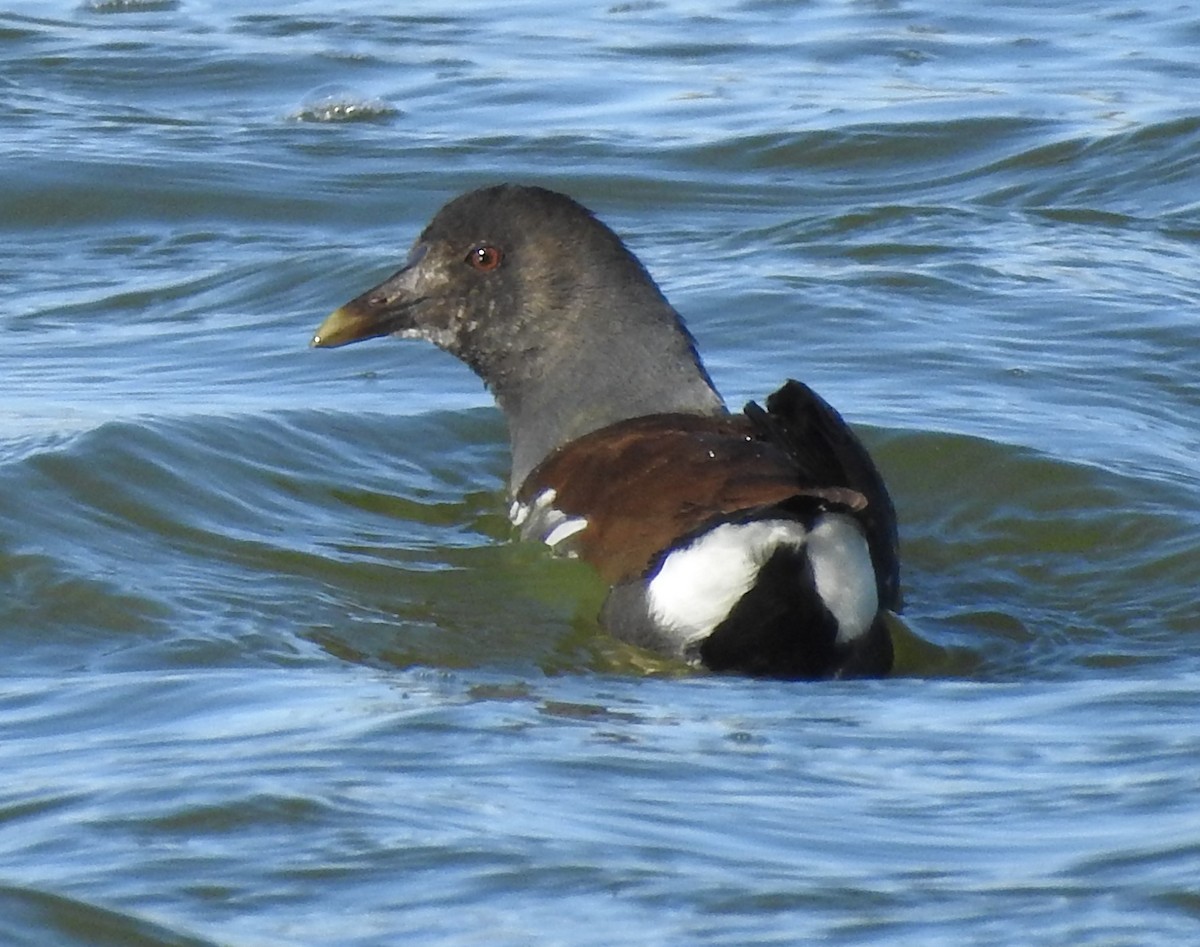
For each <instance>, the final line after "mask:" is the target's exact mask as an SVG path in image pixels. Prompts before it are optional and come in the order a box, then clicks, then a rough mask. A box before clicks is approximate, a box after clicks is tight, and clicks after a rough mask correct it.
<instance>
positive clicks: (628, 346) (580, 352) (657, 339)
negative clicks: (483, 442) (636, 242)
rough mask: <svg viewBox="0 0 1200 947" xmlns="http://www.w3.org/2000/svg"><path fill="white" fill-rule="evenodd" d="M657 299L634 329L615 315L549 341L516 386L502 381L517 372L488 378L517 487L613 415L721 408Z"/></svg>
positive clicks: (677, 325)
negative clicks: (556, 453) (552, 455)
mask: <svg viewBox="0 0 1200 947" xmlns="http://www.w3.org/2000/svg"><path fill="white" fill-rule="evenodd" d="M660 299H661V297H660ZM659 305H660V306H661V311H659V312H656V313H655V314H654V317H653V318H651V319H647V314H646V313H645V312H644V311H643V312H642V313H639V315H638V318H637V320H636V331H634V330H632V329H630V328H628V326H626V325H624V323H626V320H625V319H623V318H619V317H613V318H610V319H608V320H604V321H601V320H594V319H592V320H584V321H583V322H582V323H577V325H578V326H580V327H582V326H598V327H599V330H600V331H599V332H593V333H590V334H591V335H592V336H593V337H592V338H589V337H588V336H589V333H587V332H578V333H572V334H571V338H570V339H569V340H568V339H566V338H565V337H564V336H565V334H564V335H560V336H558V338H557V339H552V340H550V344H548V345H547V347H546V348H545V349H544V350H542V351H539V352H538V353H536V355H533V356H532V358H533V360H534V362H535V364H532V365H531V364H529V362H526V363H525V364H524V365H523V370H522V372H521V373H520V375H519V377H520V378H521V379H522V380H521V384H520V385H519V386H509V385H507V384H505V381H506V380H507V379H508V378H515V377H518V375H517V373H512V374H511V375H510V374H508V373H504V374H503V375H502V376H501V377H500V378H493V379H492V382H493V385H492V387H493V390H494V392H495V394H496V399H497V401H499V403H500V407H501V408H503V410H504V413H505V416H506V417H507V419H508V427H509V436H510V439H511V442H512V455H513V458H512V479H511V482H510V487H511V489H512V490H513V491H514V492H515V491H516V490H517V489H518V488H519V487H520V486H521V484H522V483H523V482H524V481H525V478H526V477H527V476H529V473H530V472H531V471H532V470H533V468H534V467H536V466H537V465H538V464H539V463H540V462H541V461H542V460H543V459H544V458H545V457H546V455H547V454H549V453H550V452H551V451H553V450H554V449H555V448H557V447H560V446H562V445H563V444H566V443H569V442H570V441H573V440H575V439H576V438H579V437H582V436H583V435H584V434H588V433H590V432H592V431H596V430H599V429H600V428H602V427H607V426H608V425H610V424H615V423H616V422H618V421H624V420H628V419H629V418H637V417H644V416H645V415H648V414H664V413H675V412H678V413H684V414H702V415H720V414H725V413H726V409H725V404H724V402H723V401H722V400H721V396H720V395H718V394H717V392H716V390H715V389H714V388H713V384H712V381H711V380H710V379H709V377H708V373H707V372H706V371H705V370H704V367H703V366H702V365H701V364H700V361H699V359H698V358H697V357H696V351H695V348H694V345H693V343H692V339H691V336H690V335H688V333H687V331H686V330H685V329H684V328H683V325H682V323H681V322H680V320H679V317H678V315H677V314H676V313H675V311H674V309H672V308H671V307H670V305H669V304H667V302H666V301H665V300H661V303H660V304H659ZM655 308H659V307H658V306H656V307H655ZM596 335H601V336H602V338H595V336H596ZM528 357H530V356H529V355H528V353H527V358H528ZM531 369H533V370H532V371H531Z"/></svg>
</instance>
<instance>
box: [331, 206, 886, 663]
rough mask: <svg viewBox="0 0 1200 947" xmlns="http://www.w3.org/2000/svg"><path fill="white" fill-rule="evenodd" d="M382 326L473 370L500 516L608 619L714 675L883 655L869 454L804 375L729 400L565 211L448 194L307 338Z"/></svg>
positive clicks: (612, 256) (882, 502)
mask: <svg viewBox="0 0 1200 947" xmlns="http://www.w3.org/2000/svg"><path fill="white" fill-rule="evenodd" d="M389 334H394V335H399V336H401V337H409V338H421V339H425V340H428V341H431V342H433V343H434V344H436V345H438V346H439V347H440V348H443V349H445V350H446V351H449V352H451V353H452V354H454V355H456V356H458V357H459V358H461V359H462V360H463V361H464V362H465V363H466V364H467V365H468V366H470V367H471V368H472V369H473V370H474V371H475V372H476V373H477V374H478V375H480V377H482V378H483V380H484V382H485V383H486V384H487V385H488V387H489V388H490V389H491V391H492V392H493V394H494V395H495V396H496V399H497V401H498V403H499V405H500V407H501V409H502V410H503V411H504V414H505V416H506V418H507V421H508V425H509V432H510V439H511V443H512V453H513V469H512V476H511V479H510V491H511V495H512V505H511V508H510V517H511V519H512V521H513V523H514V525H515V526H516V527H517V529H518V530H519V532H520V535H521V536H522V538H525V539H531V540H536V541H541V542H544V543H545V544H546V545H548V546H549V547H550V548H551V549H552V550H553V551H554V552H555V553H556V554H559V555H568V556H574V557H578V558H581V559H583V560H585V561H587V562H588V563H590V564H591V565H592V566H593V567H594V568H595V570H596V571H597V573H599V575H600V576H601V577H602V578H603V579H604V580H605V581H606V582H608V583H609V584H610V586H611V590H610V593H609V596H608V598H607V600H606V601H605V604H604V607H603V609H602V612H601V616H600V619H601V623H602V624H603V625H604V626H605V627H606V628H607V629H608V630H609V631H610V632H611V633H613V634H614V635H616V636H617V637H620V638H622V639H624V640H627V641H630V642H633V643H635V644H638V645H642V646H646V647H650V648H653V649H655V650H658V651H660V652H663V653H667V654H671V655H674V656H677V657H680V658H683V659H684V660H687V661H690V662H692V663H694V664H698V665H703V666H705V667H708V668H710V669H712V670H716V671H737V672H742V673H747V674H753V675H761V676H773V677H785V678H819V677H829V676H851V675H863V674H879V673H884V672H886V671H887V670H889V669H890V667H891V662H892V648H891V640H890V636H889V634H888V631H887V627H886V624H885V623H884V620H883V617H882V613H883V612H884V611H886V610H895V609H898V608H899V604H900V593H899V558H898V541H897V533H896V523H895V514H894V511H893V508H892V504H891V500H890V498H889V496H888V493H887V490H886V487H885V486H884V484H883V480H882V478H881V477H880V475H879V473H878V471H877V470H876V468H875V465H874V463H873V462H872V461H871V458H870V456H869V454H868V453H867V451H866V449H865V448H864V447H863V445H862V444H861V442H860V441H859V440H858V438H857V437H856V436H855V435H854V434H853V432H852V431H851V430H850V428H849V427H848V425H846V423H845V421H843V420H842V418H841V416H840V415H839V414H838V413H837V412H836V411H835V410H834V409H833V408H832V407H831V406H830V405H829V404H827V403H826V402H825V401H824V400H823V399H822V398H820V396H819V395H817V394H816V393H815V392H813V391H812V390H811V389H810V388H808V387H807V386H805V385H803V384H801V383H800V382H796V381H789V382H787V383H786V384H785V385H784V386H783V387H782V388H780V389H779V390H778V391H777V392H775V393H774V394H772V395H771V396H770V397H769V398H768V399H767V401H766V407H765V409H764V408H762V407H759V406H758V405H757V404H755V403H753V402H752V403H751V404H749V405H747V407H746V410H745V411H744V412H743V413H742V414H732V413H730V412H729V411H728V410H727V409H726V408H725V406H724V403H723V402H722V400H721V398H720V396H719V395H718V394H717V392H716V390H715V388H714V387H713V385H712V382H711V380H710V379H709V377H708V374H707V372H706V371H705V370H704V367H703V365H702V363H701V362H700V359H699V357H698V355H697V353H696V348H695V344H694V342H693V340H692V337H691V335H690V334H689V333H688V331H687V329H686V328H685V326H684V324H683V321H682V319H681V318H680V317H679V315H678V313H677V312H676V311H675V310H674V309H673V308H672V307H671V305H670V303H669V302H667V300H666V298H665V297H664V296H663V294H662V293H661V291H660V290H659V289H658V287H657V286H656V285H655V283H654V281H653V280H652V279H651V277H650V275H649V274H648V273H647V272H646V270H645V268H644V267H643V266H642V265H641V263H640V262H639V261H638V260H637V258H636V257H635V256H634V255H633V254H632V253H631V252H630V251H629V250H628V249H627V248H626V247H625V245H624V244H623V243H622V242H621V240H620V238H618V237H617V236H616V234H614V233H613V232H612V231H611V230H610V229H609V228H608V227H606V226H605V225H604V224H603V223H601V222H600V221H599V220H597V219H596V218H595V217H594V216H593V215H592V214H591V213H590V212H589V211H587V210H586V209H584V208H583V207H582V206H580V205H579V204H577V203H576V202H574V201H573V200H571V199H570V198H568V197H566V196H564V195H561V194H556V193H554V192H552V191H546V190H543V189H541V188H531V187H520V186H514V185H501V186H498V187H494V188H485V189H483V190H479V191H472V192H470V193H468V194H465V195H463V196H462V197H459V198H457V199H455V200H454V201H451V202H450V203H449V204H447V205H446V207H444V208H443V209H442V210H441V211H439V213H438V214H437V215H436V216H435V217H434V219H433V220H432V221H431V222H430V224H429V225H428V226H427V227H426V229H425V231H424V232H423V233H422V234H421V236H420V238H419V239H418V240H417V242H416V244H415V245H414V247H413V249H412V252H411V253H410V255H409V258H408V260H407V262H406V264H405V265H404V267H403V268H402V269H401V270H400V271H398V272H397V273H396V274H394V275H393V276H392V277H390V278H389V279H387V280H385V281H384V282H383V283H381V284H380V285H379V286H377V287H375V288H374V289H371V290H368V291H367V292H366V293H363V294H362V295H360V296H359V297H357V298H356V299H354V300H352V301H351V302H349V303H347V304H346V305H345V306H343V307H342V308H341V309H339V310H337V311H335V312H334V313H333V314H332V315H331V316H330V317H329V318H328V319H327V320H326V321H325V323H324V324H322V326H321V327H320V329H318V331H317V334H316V336H315V337H314V339H313V344H314V345H316V346H323V347H332V346H337V345H342V344H346V343H348V342H353V341H359V340H361V339H365V338H372V337H376V336H382V335H389Z"/></svg>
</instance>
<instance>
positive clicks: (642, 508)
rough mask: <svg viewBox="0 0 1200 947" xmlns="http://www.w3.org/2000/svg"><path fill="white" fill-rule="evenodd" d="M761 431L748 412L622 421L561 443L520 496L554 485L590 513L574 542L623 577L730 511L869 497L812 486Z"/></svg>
mask: <svg viewBox="0 0 1200 947" xmlns="http://www.w3.org/2000/svg"><path fill="white" fill-rule="evenodd" d="M755 435H756V432H755V430H754V428H753V426H752V425H751V423H750V422H749V420H748V419H747V418H745V417H720V418H705V417H699V416H696V415H687V414H662V415H652V416H650V417H643V418H635V419H633V420H630V421H622V422H620V423H618V424H614V425H611V426H610V427H607V428H603V429H602V430H599V431H595V432H593V433H591V434H588V435H586V436H585V437H582V438H580V439H579V440H576V441H572V442H571V443H570V444H567V445H565V446H564V447H562V448H560V449H559V450H557V451H555V452H554V453H553V454H551V455H550V456H549V457H548V458H546V460H544V461H543V462H542V463H541V464H540V465H539V466H538V467H537V468H536V469H535V470H534V471H533V472H532V473H531V474H530V475H529V477H528V479H527V480H526V481H525V483H524V484H523V485H522V487H521V489H520V491H518V496H517V499H518V500H520V501H522V502H524V503H528V502H530V501H532V500H533V498H534V497H536V496H537V495H538V494H540V493H542V491H544V490H546V489H548V488H553V489H554V490H555V498H554V503H553V505H554V507H555V508H556V509H558V510H560V511H562V512H563V513H565V514H568V515H572V516H584V517H586V518H587V520H588V526H587V528H586V529H584V530H583V531H582V532H580V533H579V534H578V536H577V537H573V539H572V542H573V547H572V548H573V549H574V550H575V551H576V552H578V554H579V556H580V557H581V558H582V559H584V560H585V561H587V562H590V563H591V564H592V565H593V567H594V568H595V569H596V570H597V571H598V572H599V573H600V574H601V576H603V577H604V578H605V579H606V580H607V581H609V582H614V583H615V582H618V581H621V580H623V579H628V578H632V577H634V576H637V575H640V574H642V573H643V572H644V571H645V570H646V569H647V568H648V567H649V566H650V564H651V562H652V561H653V559H654V557H655V556H656V555H658V554H659V553H661V552H662V551H663V550H664V549H666V548H668V547H669V546H671V545H672V544H674V543H675V542H676V541H677V540H678V539H679V538H680V537H682V536H686V535H687V534H689V533H692V532H694V531H695V530H697V529H699V528H700V527H702V526H704V525H705V524H706V523H709V522H711V521H713V520H715V519H720V518H721V517H723V516H729V515H731V514H736V513H739V512H742V511H748V510H754V509H758V508H762V507H767V506H772V505H774V504H778V503H782V502H784V501H786V500H790V499H793V498H795V497H804V496H807V497H812V498H814V499H817V500H820V501H824V502H827V503H829V504H831V505H835V506H839V507H842V508H846V509H849V510H854V511H857V510H860V509H862V508H863V507H864V506H865V505H866V500H865V498H864V497H863V496H862V494H861V493H859V492H857V491H855V490H852V489H850V488H847V487H830V488H823V487H822V488H815V487H805V486H803V485H802V484H801V483H800V481H799V479H798V477H797V469H796V463H795V460H794V459H793V458H792V457H790V456H789V455H788V453H787V452H786V451H785V450H783V449H782V448H780V447H779V446H777V445H775V444H773V443H770V442H768V441H764V440H759V439H758V438H757V437H756V436H755Z"/></svg>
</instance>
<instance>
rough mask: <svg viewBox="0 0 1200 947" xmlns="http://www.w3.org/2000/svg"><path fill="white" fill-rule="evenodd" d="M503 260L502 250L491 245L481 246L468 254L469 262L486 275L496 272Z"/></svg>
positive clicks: (484, 244)
mask: <svg viewBox="0 0 1200 947" xmlns="http://www.w3.org/2000/svg"><path fill="white" fill-rule="evenodd" d="M503 259H504V254H503V253H501V252H500V249H499V248H498V247H493V246H492V245H491V244H490V243H483V244H480V245H479V246H477V247H474V248H473V249H472V250H471V252H470V253H468V254H467V262H468V263H470V264H471V266H473V267H475V269H477V270H480V271H482V272H484V273H488V272H491V271H492V270H494V269H495V268H496V267H498V266H499V265H500V263H501V261H502V260H503Z"/></svg>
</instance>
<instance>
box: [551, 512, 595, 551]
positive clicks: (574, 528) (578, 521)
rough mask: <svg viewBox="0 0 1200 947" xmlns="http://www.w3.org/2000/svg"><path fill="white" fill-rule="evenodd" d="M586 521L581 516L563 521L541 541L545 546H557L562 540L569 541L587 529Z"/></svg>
mask: <svg viewBox="0 0 1200 947" xmlns="http://www.w3.org/2000/svg"><path fill="white" fill-rule="evenodd" d="M587 524H588V521H587V520H586V519H584V518H583V517H582V516H579V517H576V518H574V519H569V520H563V521H562V522H561V523H559V524H558V525H557V526H555V527H554V529H552V530H550V532H548V533H547V534H546V535H545V537H544V538H543V539H542V542H544V543H545V544H546V545H547V546H557V545H558V544H559V543H561V542H562V541H563V540H564V539H570V538H571V537H572V536H574V535H575V534H576V533H578V532H579V531H580V530H582V529H587Z"/></svg>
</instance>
